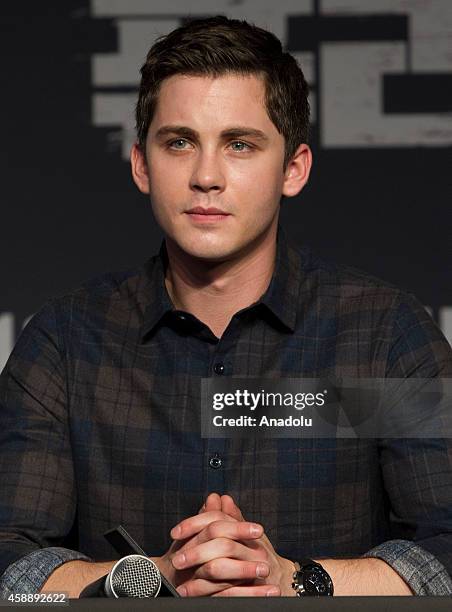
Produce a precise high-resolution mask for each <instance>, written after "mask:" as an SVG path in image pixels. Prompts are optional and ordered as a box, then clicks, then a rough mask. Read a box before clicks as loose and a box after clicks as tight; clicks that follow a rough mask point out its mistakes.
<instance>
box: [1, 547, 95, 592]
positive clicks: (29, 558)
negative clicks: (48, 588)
mask: <svg viewBox="0 0 452 612" xmlns="http://www.w3.org/2000/svg"><path fill="white" fill-rule="evenodd" d="M78 560H81V561H91V560H92V559H90V558H89V557H87V556H86V555H83V554H82V553H79V552H77V551H75V550H69V549H68V548H61V547H49V548H40V549H38V550H35V551H33V552H32V553H29V554H28V555H25V557H21V558H20V559H18V560H17V561H15V562H14V563H12V564H11V565H10V566H8V567H7V568H6V570H5V572H4V573H3V575H2V576H1V578H0V599H7V598H8V597H9V595H11V594H13V593H39V592H40V590H41V588H42V586H43V584H44V583H45V581H46V580H47V578H48V577H49V576H50V574H51V573H52V572H53V571H54V570H56V569H57V567H60V565H63V563H67V562H68V561H78Z"/></svg>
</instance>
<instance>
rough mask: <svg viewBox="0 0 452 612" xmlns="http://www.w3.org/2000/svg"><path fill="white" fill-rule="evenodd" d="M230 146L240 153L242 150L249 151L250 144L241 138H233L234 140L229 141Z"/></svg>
mask: <svg viewBox="0 0 452 612" xmlns="http://www.w3.org/2000/svg"><path fill="white" fill-rule="evenodd" d="M231 147H232V150H233V151H236V152H237V153H241V152H242V151H249V150H250V149H251V146H250V145H249V144H247V143H246V142H243V141H242V140H235V141H234V142H231Z"/></svg>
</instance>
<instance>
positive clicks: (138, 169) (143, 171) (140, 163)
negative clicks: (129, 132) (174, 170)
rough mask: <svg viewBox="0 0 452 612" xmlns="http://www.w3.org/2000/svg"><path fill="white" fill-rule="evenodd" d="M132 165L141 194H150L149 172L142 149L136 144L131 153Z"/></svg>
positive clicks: (133, 175)
mask: <svg viewBox="0 0 452 612" xmlns="http://www.w3.org/2000/svg"><path fill="white" fill-rule="evenodd" d="M130 164H131V166H132V177H133V180H134V182H135V185H136V186H137V187H138V189H139V190H140V191H141V193H149V172H148V167H147V163H146V157H145V155H144V152H143V150H142V148H141V147H140V146H139V145H138V143H135V144H134V145H133V146H132V150H131V151H130Z"/></svg>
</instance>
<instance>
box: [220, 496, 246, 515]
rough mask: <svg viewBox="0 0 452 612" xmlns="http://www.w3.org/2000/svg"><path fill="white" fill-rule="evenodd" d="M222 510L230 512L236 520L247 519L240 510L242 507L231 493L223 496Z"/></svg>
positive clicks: (226, 512)
mask: <svg viewBox="0 0 452 612" xmlns="http://www.w3.org/2000/svg"><path fill="white" fill-rule="evenodd" d="M221 510H222V512H224V513H225V514H229V515H230V516H232V518H235V519H236V521H244V520H245V519H244V517H243V514H242V513H241V511H240V508H239V507H238V506H237V504H236V503H235V501H234V500H233V499H232V497H231V496H230V495H222V496H221Z"/></svg>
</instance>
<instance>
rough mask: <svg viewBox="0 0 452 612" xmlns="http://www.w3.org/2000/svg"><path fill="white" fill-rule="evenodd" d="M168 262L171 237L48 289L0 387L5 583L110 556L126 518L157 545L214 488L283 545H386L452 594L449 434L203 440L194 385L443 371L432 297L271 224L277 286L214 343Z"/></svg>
mask: <svg viewBox="0 0 452 612" xmlns="http://www.w3.org/2000/svg"><path fill="white" fill-rule="evenodd" d="M166 265H167V255H166V250H165V245H164V243H163V245H162V248H161V250H160V253H159V255H157V256H155V257H153V258H151V259H150V260H149V261H148V262H147V263H146V264H145V265H144V266H142V267H141V268H138V269H135V270H132V271H129V272H127V273H125V274H122V275H106V276H103V277H102V278H100V279H97V280H95V281H93V282H91V283H88V284H86V285H85V286H83V287H82V288H81V289H79V290H77V291H75V292H73V293H70V294H69V295H65V296H63V297H60V298H57V299H54V300H52V301H50V302H49V303H48V304H47V305H45V306H44V307H43V309H42V310H41V311H40V312H39V313H38V314H37V315H36V316H35V317H34V318H33V320H32V321H31V322H30V323H29V325H28V326H27V328H26V329H25V330H24V331H23V332H22V334H21V336H20V338H19V340H18V342H17V344H16V347H15V349H14V351H13V353H12V355H11V357H10V359H9V361H8V363H7V365H6V367H5V370H4V371H3V374H2V376H1V379H0V380H1V386H0V479H1V483H2V486H1V492H0V574H1V573H2V572H4V574H3V577H2V579H1V581H0V582H1V587H2V592H3V594H9V593H10V592H36V591H37V590H39V588H40V587H41V585H42V584H43V582H44V581H45V579H46V578H47V576H48V575H49V574H50V573H51V572H52V571H53V569H55V568H56V567H58V566H59V565H60V564H61V563H64V562H65V561H68V560H71V559H84V558H89V559H95V560H102V559H115V558H117V554H116V553H115V552H114V550H113V549H112V548H111V547H110V545H109V544H108V543H107V542H106V540H104V538H103V536H102V534H103V533H104V532H105V531H106V530H108V529H110V528H112V527H114V526H116V525H117V524H119V523H121V524H122V525H124V526H125V527H126V529H127V530H128V531H129V532H130V533H131V534H132V536H133V537H134V538H135V539H136V540H137V541H138V542H139V543H140V544H141V546H142V547H143V548H144V549H145V550H146V551H147V553H148V554H150V555H160V554H162V553H163V552H164V551H165V550H166V549H167V548H168V546H169V544H170V537H169V531H170V529H171V527H173V526H174V525H175V524H176V523H177V522H178V521H180V520H181V519H182V518H185V517H188V516H191V515H193V514H196V513H197V511H198V509H199V507H200V505H201V504H202V501H203V499H204V498H205V496H206V495H207V494H208V493H210V492H212V491H217V492H219V493H229V494H231V495H232V496H233V497H234V498H235V500H236V501H237V503H238V505H239V507H240V508H241V510H242V512H243V514H244V516H245V517H246V519H247V520H252V521H257V522H260V523H262V525H263V526H264V528H265V531H266V533H267V535H268V537H269V539H270V541H271V542H272V543H273V545H274V547H275V549H276V550H277V552H278V553H279V554H281V555H282V556H284V557H287V558H291V559H299V558H301V557H309V556H310V557H313V558H317V559H319V558H328V557H338V558H340V557H361V556H373V557H379V558H381V559H383V560H385V561H386V562H387V563H389V564H390V565H391V566H392V567H393V568H394V569H395V570H396V571H397V572H398V573H399V574H400V575H401V576H402V577H403V578H404V579H405V580H406V581H407V582H408V584H409V585H410V586H411V587H412V589H413V591H414V592H415V593H416V594H419V595H421V594H422V595H424V594H425V595H445V594H452V580H451V578H450V574H451V573H452V469H451V468H452V440H449V439H435V440H431V439H430V440H424V439H403V440H402V439H319V438H311V439H287V438H285V439H281V438H279V439H268V438H266V439H247V438H242V439H212V438H211V439H203V438H201V435H200V395H201V385H200V380H201V378H202V377H211V376H213V377H216V376H218V377H219V376H236V377H240V378H246V377H251V378H257V377H263V378H281V377H291V378H297V377H303V376H304V377H310V378H314V377H322V378H323V377H326V378H327V377H329V376H332V377H379V378H383V377H399V378H404V377H411V376H420V377H424V378H429V377H437V376H442V377H450V376H451V375H452V351H451V349H450V347H449V345H448V343H447V342H446V340H445V339H444V337H443V335H442V334H441V332H440V330H439V329H438V328H437V326H436V325H435V324H434V323H433V321H432V320H431V319H430V317H429V316H428V314H427V313H426V311H425V310H424V308H423V306H422V305H421V304H420V303H419V302H418V301H417V300H416V299H415V298H414V297H413V296H412V295H411V294H408V293H404V292H402V291H400V290H398V289H397V288H395V287H393V286H390V285H388V284H386V283H383V282H382V281H380V280H378V279H376V278H373V277H370V276H368V275H366V274H364V273H362V272H360V271H357V270H354V269H351V268H347V267H344V266H339V265H333V264H331V263H327V262H324V261H322V260H320V259H319V258H317V257H316V256H315V255H314V254H313V253H312V252H311V251H310V250H309V249H308V248H302V249H299V248H297V247H294V246H293V245H291V244H290V243H289V242H288V241H287V238H286V237H285V236H284V234H283V232H282V229H281V228H279V232H278V244H277V258H276V266H275V271H274V274H273V278H272V281H271V283H270V285H269V287H268V289H267V291H266V292H265V294H264V295H263V296H262V297H261V299H259V301H257V302H256V303H254V304H252V305H251V306H249V307H247V308H244V309H242V310H241V311H239V312H237V313H236V314H235V315H234V316H233V317H232V319H231V321H230V323H229V325H228V327H227V329H226V330H225V332H224V334H223V336H222V337H221V339H218V338H217V337H215V336H214V335H213V333H212V332H211V331H210V329H209V328H208V327H207V326H206V325H205V324H203V323H202V322H201V321H200V320H198V319H197V318H196V317H194V316H193V315H191V314H190V313H188V312H182V311H178V310H175V309H174V306H173V304H172V303H171V301H170V298H169V296H168V294H167V292H166V288H165V284H164V274H165V266H166ZM212 458H215V460H214V461H211V459H212ZM5 570H6V571H5Z"/></svg>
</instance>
